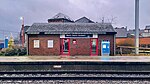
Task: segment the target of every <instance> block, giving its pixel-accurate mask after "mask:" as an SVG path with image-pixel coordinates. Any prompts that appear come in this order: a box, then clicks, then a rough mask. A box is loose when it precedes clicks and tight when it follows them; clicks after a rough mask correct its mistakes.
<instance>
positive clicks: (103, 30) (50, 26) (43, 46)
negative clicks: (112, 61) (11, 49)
mask: <svg viewBox="0 0 150 84" xmlns="http://www.w3.org/2000/svg"><path fill="white" fill-rule="evenodd" d="M83 20H85V19H83ZM83 20H82V23H80V22H77V23H76V22H74V21H72V20H71V19H70V18H69V17H68V16H66V15H64V14H61V13H59V14H57V15H55V16H54V17H53V18H51V19H48V23H34V24H33V25H31V27H29V29H28V30H27V31H26V35H27V50H28V54H29V55H46V56H58V55H66V56H75V55H77V56H99V55H103V52H106V51H108V52H109V55H114V54H115V34H116V32H115V30H114V28H113V27H112V25H111V24H110V23H94V22H89V23H88V22H87V19H86V21H83ZM84 22H86V23H84ZM106 43H109V45H108V46H107V45H105V44H106ZM103 44H104V45H103ZM107 49H109V50H107Z"/></svg>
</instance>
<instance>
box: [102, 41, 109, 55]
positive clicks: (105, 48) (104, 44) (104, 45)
mask: <svg viewBox="0 0 150 84" xmlns="http://www.w3.org/2000/svg"><path fill="white" fill-rule="evenodd" d="M101 51H102V56H104V55H109V54H110V41H102V43H101Z"/></svg>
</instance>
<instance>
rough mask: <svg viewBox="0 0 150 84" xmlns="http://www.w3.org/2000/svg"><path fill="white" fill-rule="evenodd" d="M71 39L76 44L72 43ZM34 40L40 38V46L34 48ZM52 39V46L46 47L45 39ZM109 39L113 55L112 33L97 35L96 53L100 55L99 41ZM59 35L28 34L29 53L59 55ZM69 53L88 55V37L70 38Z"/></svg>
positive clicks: (72, 54)
mask: <svg viewBox="0 0 150 84" xmlns="http://www.w3.org/2000/svg"><path fill="white" fill-rule="evenodd" d="M73 39H75V40H76V42H77V44H73ZM34 40H40V48H34V44H33V43H34ZM48 40H53V41H54V45H53V48H48V46H47V41H48ZM103 40H108V41H110V49H111V50H110V55H114V35H99V36H98V53H99V54H98V55H101V42H102V41H103ZM61 43H62V41H61V39H60V35H29V55H47V56H48V55H60V54H61V53H60V50H61V49H60V45H61ZM70 55H71V56H74V55H82V56H84V55H87V56H89V55H90V38H70Z"/></svg>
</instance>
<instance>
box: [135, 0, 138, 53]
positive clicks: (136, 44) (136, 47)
mask: <svg viewBox="0 0 150 84" xmlns="http://www.w3.org/2000/svg"><path fill="white" fill-rule="evenodd" d="M135 54H136V55H138V54H139V0H135Z"/></svg>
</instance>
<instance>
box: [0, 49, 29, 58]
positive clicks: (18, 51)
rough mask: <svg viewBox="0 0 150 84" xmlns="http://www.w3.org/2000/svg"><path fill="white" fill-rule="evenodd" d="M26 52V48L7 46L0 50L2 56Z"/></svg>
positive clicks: (20, 54) (21, 54) (24, 53)
mask: <svg viewBox="0 0 150 84" xmlns="http://www.w3.org/2000/svg"><path fill="white" fill-rule="evenodd" d="M26 54H27V50H26V48H7V49H4V50H3V51H1V52H0V56H23V55H26Z"/></svg>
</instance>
